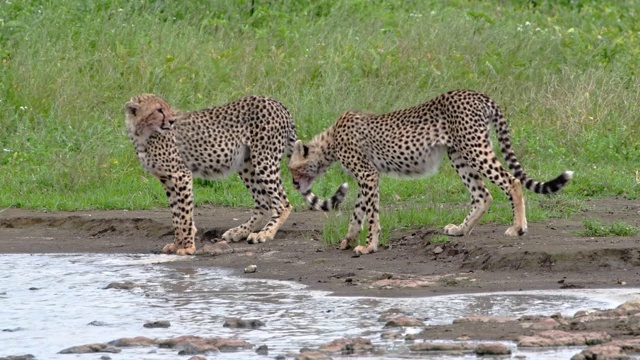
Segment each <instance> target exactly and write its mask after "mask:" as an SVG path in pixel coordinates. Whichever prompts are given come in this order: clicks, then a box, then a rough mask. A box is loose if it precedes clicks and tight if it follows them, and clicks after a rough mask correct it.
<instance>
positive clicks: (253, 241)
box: [247, 232, 273, 244]
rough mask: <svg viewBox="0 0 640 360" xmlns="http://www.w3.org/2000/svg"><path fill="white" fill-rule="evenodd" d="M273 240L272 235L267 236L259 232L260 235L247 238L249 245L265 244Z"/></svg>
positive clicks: (254, 234) (256, 234)
mask: <svg viewBox="0 0 640 360" xmlns="http://www.w3.org/2000/svg"><path fill="white" fill-rule="evenodd" d="M267 240H268V241H271V240H273V236H271V235H267V234H265V233H263V232H258V233H251V234H249V236H248V237H247V243H248V244H258V243H263V242H267Z"/></svg>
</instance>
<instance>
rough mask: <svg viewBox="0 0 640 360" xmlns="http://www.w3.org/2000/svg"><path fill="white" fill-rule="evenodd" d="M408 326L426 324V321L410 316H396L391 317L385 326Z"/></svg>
mask: <svg viewBox="0 0 640 360" xmlns="http://www.w3.org/2000/svg"><path fill="white" fill-rule="evenodd" d="M406 326H424V323H423V322H422V321H420V320H418V319H416V318H413V317H410V316H396V317H393V318H391V319H389V320H388V321H387V323H386V324H384V327H385V328H390V327H406Z"/></svg>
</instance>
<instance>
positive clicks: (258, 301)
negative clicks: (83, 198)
mask: <svg viewBox="0 0 640 360" xmlns="http://www.w3.org/2000/svg"><path fill="white" fill-rule="evenodd" d="M168 261H188V258H186V257H178V256H166V255H144V256H141V255H121V254H117V255H101V254H67V255H25V254H15V255H13V254H12V255H0V309H2V316H0V329H17V331H11V332H10V331H3V332H0V343H1V344H2V347H1V348H0V356H3V355H17V354H24V353H31V354H34V355H36V357H37V358H38V359H68V358H69V355H58V354H57V352H58V351H60V350H62V349H64V348H67V347H70V346H75V345H82V344H88V343H96V342H107V341H110V340H113V339H116V338H120V337H132V336H147V337H152V338H158V337H173V336H179V335H186V334H189V335H200V336H217V337H231V336H238V337H240V338H242V339H245V340H247V341H249V342H251V343H252V344H254V345H256V346H257V345H260V344H267V345H268V346H269V353H270V356H271V355H272V354H273V355H277V354H281V353H284V352H289V351H292V352H298V351H299V349H300V348H302V347H305V346H307V347H315V346H318V345H320V344H323V343H326V342H328V341H331V340H333V339H335V338H340V337H345V336H365V337H366V334H368V333H371V334H375V335H373V336H371V340H372V342H374V343H375V344H378V345H383V346H384V347H386V348H387V349H389V350H390V351H394V352H395V354H396V355H395V356H397V358H404V359H406V358H411V356H412V354H410V353H408V350H407V348H406V347H405V346H404V342H403V341H393V340H382V339H380V337H379V333H380V329H381V327H382V324H381V323H380V322H378V317H379V316H380V314H381V313H382V312H384V311H385V310H387V309H389V308H392V307H395V308H401V309H404V310H406V311H410V312H411V313H412V314H413V315H414V316H416V317H418V318H425V319H429V324H444V323H450V322H451V321H452V320H453V319H454V318H458V317H461V316H466V315H496V316H521V315H525V314H550V313H552V312H557V311H561V312H562V313H563V315H572V314H573V313H574V312H575V311H577V310H579V309H585V308H611V307H615V306H617V305H619V304H620V303H622V302H624V301H626V300H628V299H630V298H632V297H633V296H634V295H633V294H634V293H635V292H637V291H638V289H615V290H611V289H609V290H593V289H589V290H580V289H574V290H554V291H548V292H543V291H535V292H524V291H522V292H510V293H493V294H474V295H447V296H432V297H424V298H393V299H391V298H363V297H334V296H329V295H328V294H327V293H325V292H321V291H309V290H306V289H305V288H304V286H302V285H300V284H297V283H294V282H286V281H272V280H260V279H243V278H235V277H233V276H231V274H230V273H229V272H228V271H226V270H224V269H212V268H206V269H200V268H186V269H172V268H169V267H165V266H162V263H163V262H168ZM114 281H131V282H134V283H136V284H139V285H140V287H136V288H134V289H132V290H115V289H108V290H105V289H104V287H106V286H107V285H108V284H109V283H111V282H114ZM30 289H31V290H30ZM226 317H241V318H244V319H254V318H255V319H260V320H262V321H263V322H265V323H266V326H265V327H263V328H260V329H257V330H251V329H230V328H224V327H222V324H223V322H224V318H226ZM153 320H169V321H170V322H171V327H170V328H167V329H147V328H144V327H143V326H142V325H143V324H144V323H145V322H147V321H153ZM94 321H95V322H97V323H94V324H93V325H90V324H89V323H91V322H94ZM95 324H100V325H99V326H96V325H95ZM416 331H417V329H416ZM509 346H511V347H512V350H514V351H516V350H517V349H515V347H514V346H513V344H509ZM149 351H150V350H149V348H137V349H126V350H124V351H123V352H122V353H120V354H118V355H117V358H118V359H150V360H153V359H172V358H174V357H175V352H174V351H171V350H166V349H155V350H153V351H155V352H153V353H149ZM565 352H566V353H565ZM576 352H577V351H576V350H575V349H568V350H563V349H554V350H544V351H537V352H535V353H533V352H529V354H530V355H532V354H533V355H532V356H533V357H535V358H536V359H556V358H568V357H570V356H571V355H573V354H575V353H576ZM521 353H522V352H520V351H516V352H515V354H521ZM237 356H238V354H234V353H220V354H218V355H216V356H215V358H216V359H235V358H237ZM413 356H414V358H418V356H417V355H416V354H413ZM79 357H80V358H87V359H88V358H91V359H93V358H95V354H88V355H80V356H79ZM242 357H243V358H245V359H252V358H254V359H264V356H261V355H257V354H255V353H254V352H253V351H245V352H243V353H242ZM350 358H351V359H352V358H353V357H350ZM366 358H367V357H361V359H366ZM385 358H386V359H391V357H388V356H387V357H385ZM439 358H440V359H447V357H446V356H443V357H439ZM455 358H456V359H461V358H465V357H455ZM468 358H470V359H471V358H473V359H475V358H476V356H475V355H469V357H468Z"/></svg>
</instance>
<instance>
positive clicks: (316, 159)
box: [289, 140, 331, 193]
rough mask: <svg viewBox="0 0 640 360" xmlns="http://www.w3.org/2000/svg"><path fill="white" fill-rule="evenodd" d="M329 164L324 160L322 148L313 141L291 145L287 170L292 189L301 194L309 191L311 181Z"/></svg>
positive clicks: (323, 171)
mask: <svg viewBox="0 0 640 360" xmlns="http://www.w3.org/2000/svg"><path fill="white" fill-rule="evenodd" d="M329 165H331V163H330V162H329V161H327V160H326V158H325V156H324V154H323V150H322V146H320V144H318V143H317V142H315V141H311V142H310V143H308V144H303V143H302V141H300V140H298V141H296V142H295V143H294V145H293V153H292V154H291V160H289V170H290V171H291V176H292V177H293V187H294V188H295V189H296V190H298V191H300V192H301V193H305V192H308V191H309V189H311V184H312V183H313V180H314V179H315V178H316V177H318V176H321V175H322V174H324V173H325V172H326V171H327V169H328V168H329Z"/></svg>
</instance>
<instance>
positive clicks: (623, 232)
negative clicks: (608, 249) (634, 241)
mask: <svg viewBox="0 0 640 360" xmlns="http://www.w3.org/2000/svg"><path fill="white" fill-rule="evenodd" d="M582 223H583V225H584V230H582V231H580V232H578V234H579V235H581V236H590V237H607V236H635V235H637V234H638V233H640V228H638V227H635V226H632V225H629V224H627V223H625V222H622V221H616V222H614V223H613V224H611V225H602V222H601V220H600V219H595V218H585V219H584V220H583V221H582Z"/></svg>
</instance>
